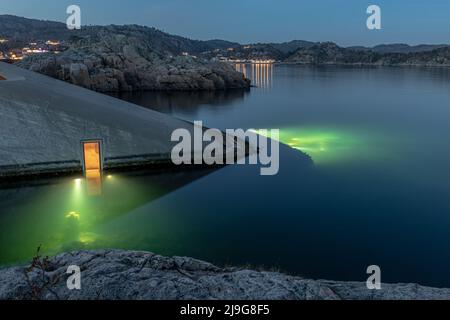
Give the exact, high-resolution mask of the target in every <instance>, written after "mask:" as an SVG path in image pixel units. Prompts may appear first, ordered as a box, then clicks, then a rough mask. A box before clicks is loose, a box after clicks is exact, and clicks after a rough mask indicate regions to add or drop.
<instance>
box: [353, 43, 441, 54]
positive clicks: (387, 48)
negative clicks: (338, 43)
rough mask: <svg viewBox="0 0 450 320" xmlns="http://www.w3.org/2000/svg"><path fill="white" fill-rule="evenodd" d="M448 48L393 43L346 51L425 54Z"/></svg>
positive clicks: (355, 47)
mask: <svg viewBox="0 0 450 320" xmlns="http://www.w3.org/2000/svg"><path fill="white" fill-rule="evenodd" d="M445 47H449V45H446V44H438V45H429V44H421V45H417V46H410V45H408V44H404V43H393V44H380V45H377V46H375V47H362V46H354V47H347V49H351V50H362V51H369V50H370V51H373V52H377V53H417V52H426V51H433V50H435V49H440V48H445Z"/></svg>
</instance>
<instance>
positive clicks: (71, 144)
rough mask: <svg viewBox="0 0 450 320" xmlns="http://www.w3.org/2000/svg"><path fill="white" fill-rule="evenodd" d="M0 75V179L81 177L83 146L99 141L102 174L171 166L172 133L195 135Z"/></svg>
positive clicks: (159, 117)
mask: <svg viewBox="0 0 450 320" xmlns="http://www.w3.org/2000/svg"><path fill="white" fill-rule="evenodd" d="M0 75H2V77H3V78H4V80H1V81H0V177H5V176H17V175H29V174H40V173H59V172H78V171H82V168H83V151H82V147H81V144H82V141H85V140H101V145H102V160H103V168H104V169H111V168H115V167H127V166H131V165H136V164H142V165H159V164H169V165H170V163H171V160H170V154H171V150H172V148H173V146H174V145H175V144H176V143H174V142H171V141H170V137H171V134H172V132H173V131H174V130H175V129H179V128H185V129H188V130H189V131H191V132H193V130H194V125H193V124H191V123H188V122H185V121H182V120H179V119H175V118H173V117H170V116H168V115H164V114H161V113H159V112H156V111H152V110H149V109H145V108H142V107H140V106H137V105H134V104H131V103H127V102H124V101H122V100H119V99H115V98H112V97H109V96H106V95H103V94H99V93H96V92H93V91H90V90H86V89H83V88H81V87H77V86H74V85H71V84H67V83H65V82H62V81H59V80H55V79H53V78H49V77H46V76H43V75H40V74H37V73H33V72H30V71H27V70H23V69H20V68H18V67H15V66H13V65H9V64H6V63H0ZM238 144H239V142H238ZM242 147H243V148H245V143H244V142H242V145H240V146H238V148H242ZM227 152H228V150H227ZM229 152H234V150H229Z"/></svg>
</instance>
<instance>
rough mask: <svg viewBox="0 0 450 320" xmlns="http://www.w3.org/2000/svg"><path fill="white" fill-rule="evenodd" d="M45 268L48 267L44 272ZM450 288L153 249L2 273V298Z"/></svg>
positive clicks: (346, 294)
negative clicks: (73, 271)
mask: <svg viewBox="0 0 450 320" xmlns="http://www.w3.org/2000/svg"><path fill="white" fill-rule="evenodd" d="M71 265H77V266H79V267H80V268H81V290H72V291H70V290H68V289H67V285H66V281H67V278H68V275H67V274H66V271H67V269H68V267H69V266H71ZM43 269H45V270H43ZM449 298H450V289H433V288H427V287H421V286H418V285H414V284H398V285H387V284H386V285H383V287H382V290H378V291H371V290H368V289H367V288H366V286H365V284H363V283H348V282H334V281H321V280H320V281H316V280H310V279H303V278H300V277H294V276H288V275H284V274H281V273H275V272H258V271H252V270H245V269H239V268H219V267H216V266H214V265H212V264H210V263H207V262H203V261H199V260H196V259H192V258H184V257H173V258H167V257H162V256H158V255H155V254H152V253H148V252H128V251H120V250H101V251H92V252H88V251H80V252H74V253H65V254H61V255H59V256H57V257H55V258H53V259H50V260H45V259H35V260H34V262H33V268H26V267H16V268H10V269H6V270H2V271H0V299H50V300H52V299H64V300H65V299H108V300H110V299H112V300H118V299H164V300H165V299H180V300H181V299H246V300H255V299H262V300H265V299H284V300H297V299H301V300H316V299H317V300H318V299H327V300H330V299H331V300H336V299H449Z"/></svg>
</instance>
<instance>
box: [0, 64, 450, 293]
mask: <svg viewBox="0 0 450 320" xmlns="http://www.w3.org/2000/svg"><path fill="white" fill-rule="evenodd" d="M241 70H243V69H242V67H241ZM245 71H246V73H247V75H248V76H249V77H251V78H253V80H254V83H256V84H258V85H259V87H258V88H253V89H252V90H251V91H249V92H247V91H232V92H226V93H225V92H222V93H145V94H134V95H132V96H123V97H122V98H124V99H127V100H130V101H133V102H136V103H138V104H141V105H144V106H148V107H152V108H154V109H156V110H159V111H162V112H166V113H170V114H173V115H175V116H177V117H180V118H184V119H188V120H203V121H204V123H205V125H206V126H209V127H218V128H222V129H225V128H254V129H260V128H280V129H281V138H280V139H281V140H282V142H284V143H286V144H287V145H289V146H290V147H287V146H286V147H284V148H282V150H281V151H282V152H281V163H280V173H279V175H277V176H273V177H262V176H259V168H258V167H253V166H233V167H227V168H224V169H221V170H218V171H213V172H203V173H200V172H198V173H194V172H190V173H185V174H175V173H174V174H165V175H159V176H154V175H147V174H133V175H130V174H119V175H114V176H113V177H111V178H106V177H105V179H104V180H105V181H104V182H103V192H102V196H100V197H92V196H88V195H87V193H86V190H85V188H86V186H85V183H86V182H85V181H81V182H80V181H78V182H77V181H75V180H74V179H73V178H70V179H62V180H58V181H49V182H48V183H42V184H39V185H32V186H27V187H23V186H22V187H17V186H11V187H10V188H8V189H3V190H0V207H1V208H2V211H1V213H0V264H14V263H19V262H23V261H27V259H29V258H30V257H31V256H32V255H33V254H34V251H35V249H36V247H37V246H39V245H40V244H42V246H43V250H44V251H46V252H48V253H50V254H55V253H57V252H60V251H64V250H69V249H77V248H83V249H84V248H86V249H90V248H111V247H113V248H126V249H140V250H150V251H153V252H157V253H160V254H165V255H188V256H194V257H196V258H200V259H204V260H208V261H211V262H214V263H218V264H234V265H242V264H252V265H255V266H266V267H277V268H280V269H281V270H284V271H289V272H292V273H295V274H301V275H304V276H308V277H313V278H327V279H335V280H364V281H365V280H366V278H367V276H366V274H365V271H366V268H367V266H369V265H372V264H376V265H379V266H380V267H381V270H382V280H383V281H385V282H419V283H421V284H425V285H433V286H447V287H448V286H450V275H449V274H448V272H447V270H448V269H450V196H449V195H450V193H449V191H450V184H449V182H448V179H449V175H450V144H449V143H448V140H449V137H450V69H406V68H370V69H369V68H365V69H361V68H337V67H328V68H306V67H297V66H275V67H259V68H256V67H250V66H248V67H245ZM298 150H302V151H304V152H306V153H308V154H309V155H310V156H311V157H312V159H313V161H314V166H313V167H310V166H308V165H307V162H306V161H305V159H304V157H303V156H302V155H301V154H300V153H299V152H298Z"/></svg>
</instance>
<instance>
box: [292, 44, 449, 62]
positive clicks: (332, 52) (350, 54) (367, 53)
mask: <svg viewBox="0 0 450 320" xmlns="http://www.w3.org/2000/svg"><path fill="white" fill-rule="evenodd" d="M286 62H291V63H299V64H312V65H324V64H352V65H405V66H450V46H444V47H440V48H438V49H434V50H431V51H430V50H428V51H420V52H410V53H395V52H393V53H380V52H375V51H373V50H361V49H357V48H343V47H339V46H338V45H336V44H335V43H332V42H324V43H318V44H315V45H313V46H311V47H308V48H300V49H298V50H297V51H296V52H295V53H293V54H292V55H291V56H289V57H288V58H287V59H286Z"/></svg>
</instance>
